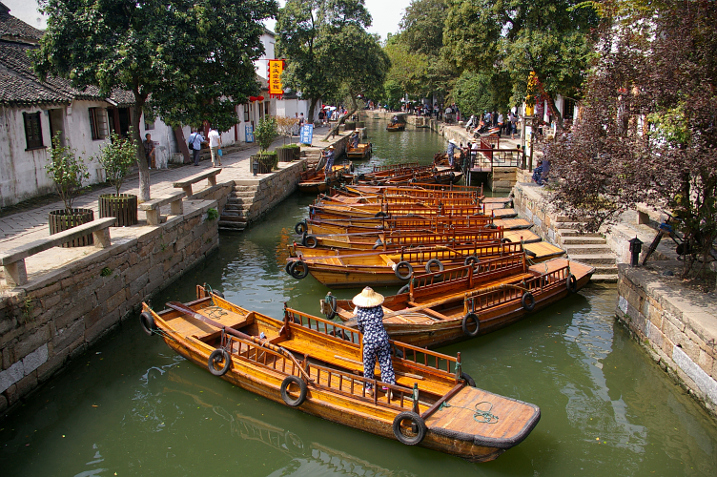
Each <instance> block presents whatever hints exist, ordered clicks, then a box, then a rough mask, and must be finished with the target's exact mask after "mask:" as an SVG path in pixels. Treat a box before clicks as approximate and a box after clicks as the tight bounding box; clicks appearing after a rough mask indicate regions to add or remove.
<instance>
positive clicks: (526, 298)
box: [520, 292, 535, 311]
mask: <svg viewBox="0 0 717 477" xmlns="http://www.w3.org/2000/svg"><path fill="white" fill-rule="evenodd" d="M520 304H521V305H522V306H523V309H524V310H525V311H533V310H534V309H535V297H534V296H533V294H532V293H530V292H525V293H523V296H522V297H521V298H520Z"/></svg>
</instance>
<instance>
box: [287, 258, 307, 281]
mask: <svg viewBox="0 0 717 477" xmlns="http://www.w3.org/2000/svg"><path fill="white" fill-rule="evenodd" d="M297 267H299V270H297V269H296V268H297ZM289 273H290V274H291V276H292V277H294V278H296V279H297V280H301V279H302V278H306V276H307V275H308V274H309V266H308V265H306V262H304V261H303V260H295V261H294V262H292V263H291V266H290V267H289Z"/></svg>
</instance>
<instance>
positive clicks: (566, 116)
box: [563, 98, 575, 122]
mask: <svg viewBox="0 0 717 477" xmlns="http://www.w3.org/2000/svg"><path fill="white" fill-rule="evenodd" d="M573 116H575V100H574V99H570V98H565V101H564V102H563V120H564V121H570V122H572V121H573Z"/></svg>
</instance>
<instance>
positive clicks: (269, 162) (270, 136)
mask: <svg viewBox="0 0 717 477" xmlns="http://www.w3.org/2000/svg"><path fill="white" fill-rule="evenodd" d="M278 136H279V133H278V130H277V122H276V118H274V117H272V116H264V117H263V118H261V119H260V120H259V124H258V125H257V127H256V130H255V131H254V137H255V138H256V142H257V143H258V144H259V154H257V155H256V156H253V158H252V161H251V162H252V170H253V163H254V162H256V163H257V165H258V171H257V172H259V173H261V174H265V173H268V172H271V171H272V170H273V169H274V168H275V167H276V165H277V164H278V162H279V158H278V156H277V154H276V152H269V151H268V149H269V147H270V146H271V143H272V142H274V139H276V138H277V137H278Z"/></svg>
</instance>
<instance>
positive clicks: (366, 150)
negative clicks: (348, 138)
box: [346, 143, 373, 160]
mask: <svg viewBox="0 0 717 477" xmlns="http://www.w3.org/2000/svg"><path fill="white" fill-rule="evenodd" d="M372 153H373V145H372V144H371V143H368V144H359V145H358V147H355V148H354V147H348V148H347V150H346V157H348V158H349V159H353V160H364V159H370V158H371V154H372Z"/></svg>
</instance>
